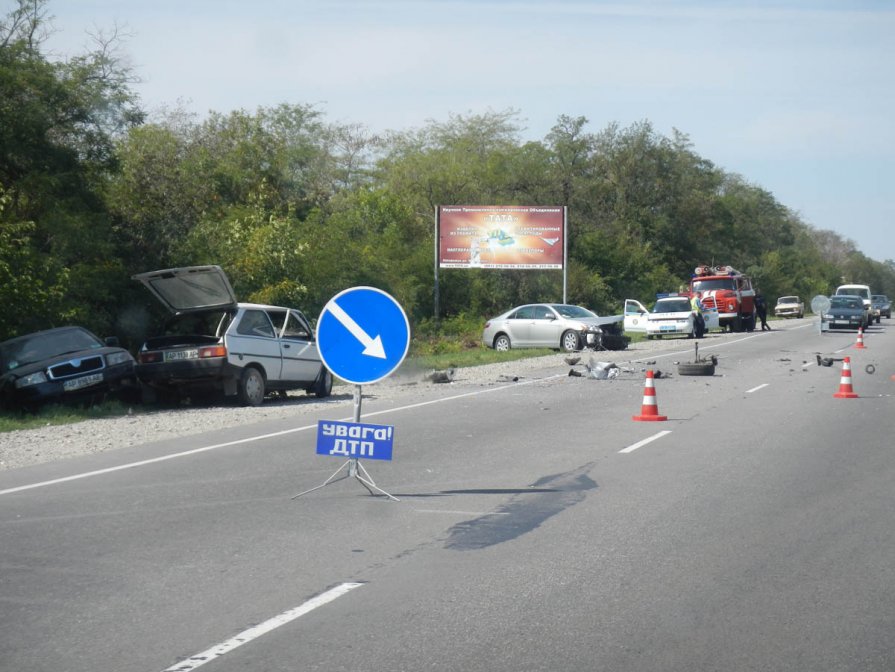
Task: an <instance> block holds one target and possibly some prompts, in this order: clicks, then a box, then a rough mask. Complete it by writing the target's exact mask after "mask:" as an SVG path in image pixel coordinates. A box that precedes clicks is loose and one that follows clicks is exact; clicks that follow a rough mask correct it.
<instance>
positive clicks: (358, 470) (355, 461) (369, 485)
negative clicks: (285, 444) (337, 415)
mask: <svg viewBox="0 0 895 672" xmlns="http://www.w3.org/2000/svg"><path fill="white" fill-rule="evenodd" d="M362 388H363V386H362V385H356V386H355V387H354V421H355V422H360V415H361V413H360V409H361V400H362V397H363V391H362ZM345 469H347V471H346V472H345V473H342V471H343V470H345ZM339 474H341V475H339ZM337 476H338V478H336V477H337ZM346 478H355V479H357V480H358V481H359V482H360V484H361V485H363V486H364V487H365V488H366V489H367V491H368V492H369V493H370V494H371V495H375V494H376V493H377V492H378V493H380V494H383V495H385V496H386V497H388V498H389V499H391V500H392V501H394V502H400V501H401V500H400V499H398V498H397V497H395V496H394V495H391V494H389V493H388V492H386V491H385V490H383V489H382V488H380V487H379V486H378V485H376V483H375V482H373V478H372V476H370V473H369V472H368V471H367V470H366V468H365V467H364V465H363V464H361V462H360V459H359V458H357V457H350V458H348V460H346V461H345V462H344V463H342V466H341V467H339V468H338V469H336V471H335V473H334V474H333V475H332V476H330V477H329V478H327V479H326V480H325V481H324V482H323V483H321V484H320V485H318V486H316V487H313V488H311V489H310V490H305V491H303V492H299V493H298V494H297V495H294V496H293V497H292V499H298V498H299V497H301V496H302V495H306V494H308V493H309V492H314V491H315V490H320V489H321V488H325V487H326V486H327V485H329V484H331V483H337V482H338V481H343V480H345V479H346ZM374 491H375V492H374Z"/></svg>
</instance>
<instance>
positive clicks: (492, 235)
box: [436, 205, 565, 269]
mask: <svg viewBox="0 0 895 672" xmlns="http://www.w3.org/2000/svg"><path fill="white" fill-rule="evenodd" d="M436 229H437V231H436V235H437V236H438V266H439V267H440V268H559V269H561V268H563V261H564V257H565V254H564V250H565V208H563V207H562V206H556V207H544V206H517V205H496V206H485V205H442V206H438V215H437V224H436Z"/></svg>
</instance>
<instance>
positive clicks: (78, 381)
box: [62, 373, 103, 392]
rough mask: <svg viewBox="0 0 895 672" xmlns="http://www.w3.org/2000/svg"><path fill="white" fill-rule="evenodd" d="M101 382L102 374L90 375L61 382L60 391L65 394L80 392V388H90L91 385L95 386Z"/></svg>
mask: <svg viewBox="0 0 895 672" xmlns="http://www.w3.org/2000/svg"><path fill="white" fill-rule="evenodd" d="M101 382H103V374H101V373H91V374H90V375H89V376H83V377H81V378H72V379H71V380H66V381H63V382H62V389H63V390H65V391H66V392H71V391H72V390H80V389H82V388H85V387H90V386H91V385H96V384H97V383H101Z"/></svg>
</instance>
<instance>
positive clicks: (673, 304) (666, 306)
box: [653, 301, 690, 313]
mask: <svg viewBox="0 0 895 672" xmlns="http://www.w3.org/2000/svg"><path fill="white" fill-rule="evenodd" d="M688 310H690V302H689V301H657V302H656V305H655V306H653V312H654V313H683V312H686V311H688Z"/></svg>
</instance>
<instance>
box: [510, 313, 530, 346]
mask: <svg viewBox="0 0 895 672" xmlns="http://www.w3.org/2000/svg"><path fill="white" fill-rule="evenodd" d="M534 316H535V307H534V306H521V307H520V308H518V309H517V310H516V311H515V312H513V313H512V314H510V316H509V317H508V318H507V319H506V330H507V332H508V333H509V335H510V340H511V341H512V342H513V347H516V348H525V347H531V325H532V322H534Z"/></svg>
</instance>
